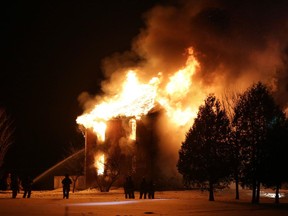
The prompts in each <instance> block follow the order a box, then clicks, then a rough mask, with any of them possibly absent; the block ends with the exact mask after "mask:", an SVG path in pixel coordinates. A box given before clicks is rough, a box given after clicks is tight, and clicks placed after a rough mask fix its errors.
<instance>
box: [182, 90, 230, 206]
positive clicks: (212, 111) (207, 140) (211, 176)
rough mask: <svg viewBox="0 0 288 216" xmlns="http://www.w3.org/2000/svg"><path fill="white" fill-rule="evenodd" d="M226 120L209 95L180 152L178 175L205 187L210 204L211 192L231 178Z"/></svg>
mask: <svg viewBox="0 0 288 216" xmlns="http://www.w3.org/2000/svg"><path fill="white" fill-rule="evenodd" d="M229 133H230V127H229V120H228V117H227V115H226V113H225V111H224V110H223V109H221V106H220V102H219V100H217V99H216V97H215V96H214V95H209V96H208V97H207V99H206V100H205V104H204V105H203V106H200V108H199V112H198V115H197V118H196V119H195V121H194V124H193V126H192V127H191V128H190V129H189V131H188V133H187V134H186V139H185V141H184V142H183V143H182V146H181V149H180V151H179V161H178V163H177V168H178V171H179V172H180V173H181V174H182V175H183V178H184V180H185V181H186V182H189V183H200V184H203V183H207V184H208V185H209V201H214V188H215V186H217V185H219V184H220V183H223V182H228V179H227V177H228V176H229V174H230V168H229V167H230V160H229V159H230V146H229Z"/></svg>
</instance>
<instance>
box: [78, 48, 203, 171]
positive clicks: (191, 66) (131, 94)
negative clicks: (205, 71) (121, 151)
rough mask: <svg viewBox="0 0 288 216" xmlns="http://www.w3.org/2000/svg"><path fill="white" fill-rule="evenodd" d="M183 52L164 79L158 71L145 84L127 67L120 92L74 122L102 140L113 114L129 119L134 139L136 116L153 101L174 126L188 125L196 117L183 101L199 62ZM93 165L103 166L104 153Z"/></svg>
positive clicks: (142, 112)
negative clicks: (177, 66) (175, 68)
mask: <svg viewBox="0 0 288 216" xmlns="http://www.w3.org/2000/svg"><path fill="white" fill-rule="evenodd" d="M187 55H188V57H187V61H186V65H185V66H184V67H183V68H181V69H180V70H178V71H176V72H175V73H174V74H171V75H170V76H169V77H164V78H165V79H163V77H161V76H163V74H162V73H158V76H154V77H152V78H151V79H150V80H149V81H148V82H146V83H145V82H144V81H141V80H140V78H139V77H138V76H137V72H136V71H134V70H128V71H127V72H126V74H125V76H126V79H125V80H124V82H123V84H122V85H121V88H120V91H118V93H117V94H116V95H113V96H111V97H104V98H103V100H102V102H100V103H98V104H96V105H95V106H94V107H93V109H92V110H90V111H89V112H86V113H84V114H83V115H81V116H79V117H78V118H77V120H76V122H77V123H78V124H79V125H83V126H84V127H85V128H87V129H88V128H92V129H93V131H94V132H95V133H96V135H97V138H98V139H99V140H100V141H102V142H104V141H105V131H106V128H107V125H106V122H107V121H109V120H111V119H113V118H116V117H129V118H131V120H130V122H129V125H130V127H131V134H130V139H131V140H135V139H136V121H137V119H139V118H141V116H143V115H146V114H147V113H148V112H149V111H150V110H151V109H152V108H154V107H155V105H156V104H160V105H161V107H162V108H163V109H164V110H165V111H166V115H167V117H168V119H169V120H170V121H171V122H172V123H173V124H174V125H175V126H178V127H179V126H184V125H186V124H188V123H189V124H190V123H191V122H192V121H193V120H194V118H195V117H196V108H195V109H192V108H191V107H189V106H190V105H191V104H189V103H184V100H185V98H187V96H188V93H189V91H190V89H191V86H192V85H193V83H192V77H193V75H194V74H195V72H196V71H197V70H198V69H199V63H198V61H197V60H196V59H195V57H194V55H193V50H192V48H189V49H188V52H187ZM162 80H168V83H166V84H165V83H161V82H162ZM160 86H161V87H160ZM201 100H202V98H201ZM187 104H188V105H187ZM196 106H198V104H196V105H195V107H196ZM95 160H96V159H95ZM96 161H98V159H97V160H96ZM95 166H96V168H97V170H98V171H99V170H103V169H104V167H103V166H104V155H103V161H102V162H101V163H98V162H97V163H95ZM100 166H101V167H100ZM98 173H99V172H98Z"/></svg>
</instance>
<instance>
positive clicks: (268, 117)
mask: <svg viewBox="0 0 288 216" xmlns="http://www.w3.org/2000/svg"><path fill="white" fill-rule="evenodd" d="M234 112H235V115H234V119H233V126H234V128H235V129H236V131H237V134H238V135H239V136H238V140H239V142H240V143H241V152H240V154H241V155H242V156H243V161H242V163H243V170H242V171H243V176H244V177H243V178H242V179H241V181H242V183H243V184H244V185H246V186H249V187H252V203H259V198H260V184H261V179H262V178H263V176H264V173H263V171H264V169H263V167H264V162H265V160H266V159H267V153H268V151H266V150H267V149H266V142H267V136H268V130H269V127H268V126H269V123H271V122H272V121H273V119H274V117H275V116H277V113H278V107H277V106H276V104H275V102H274V99H273V97H272V95H271V94H270V92H269V90H268V88H267V87H266V86H265V85H264V84H262V83H260V82H259V83H257V84H254V85H253V86H252V87H251V88H249V89H248V90H246V91H245V92H244V93H243V94H242V95H241V96H240V98H239V100H238V102H237V104H236V106H235V111H234Z"/></svg>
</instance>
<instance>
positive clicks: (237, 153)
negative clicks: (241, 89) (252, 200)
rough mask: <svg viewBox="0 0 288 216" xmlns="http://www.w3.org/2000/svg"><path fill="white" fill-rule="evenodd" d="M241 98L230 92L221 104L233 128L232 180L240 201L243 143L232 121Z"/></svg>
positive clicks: (231, 136)
mask: <svg viewBox="0 0 288 216" xmlns="http://www.w3.org/2000/svg"><path fill="white" fill-rule="evenodd" d="M239 97H240V94H239V93H236V92H235V91H229V92H225V93H224V94H223V95H222V100H221V104H222V105H223V107H224V109H225V111H226V113H227V116H228V118H229V121H230V126H231V134H230V143H231V166H232V178H234V181H235V192H236V193H235V199H237V200H239V199H240V193H239V183H240V179H241V176H242V172H241V170H242V161H243V160H242V158H243V155H242V154H241V141H240V136H239V133H238V131H237V130H236V128H235V127H233V125H232V121H233V118H234V115H235V113H234V109H235V106H236V103H237V101H238V99H239Z"/></svg>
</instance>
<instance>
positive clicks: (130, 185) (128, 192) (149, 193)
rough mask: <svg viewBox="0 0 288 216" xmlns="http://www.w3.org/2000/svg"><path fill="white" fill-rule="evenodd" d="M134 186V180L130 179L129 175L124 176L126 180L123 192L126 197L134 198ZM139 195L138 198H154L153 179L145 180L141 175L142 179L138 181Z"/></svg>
mask: <svg viewBox="0 0 288 216" xmlns="http://www.w3.org/2000/svg"><path fill="white" fill-rule="evenodd" d="M134 191H135V187H134V182H133V180H132V177H131V176H128V177H126V180H125V182H124V194H125V198H126V199H128V198H129V199H134V198H135V194H134ZM139 192H140V196H139V199H142V198H144V199H146V198H147V197H148V199H154V194H155V185H154V182H153V180H150V181H149V182H147V181H146V179H145V178H144V177H143V178H142V181H141V183H140V187H139Z"/></svg>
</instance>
